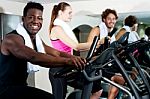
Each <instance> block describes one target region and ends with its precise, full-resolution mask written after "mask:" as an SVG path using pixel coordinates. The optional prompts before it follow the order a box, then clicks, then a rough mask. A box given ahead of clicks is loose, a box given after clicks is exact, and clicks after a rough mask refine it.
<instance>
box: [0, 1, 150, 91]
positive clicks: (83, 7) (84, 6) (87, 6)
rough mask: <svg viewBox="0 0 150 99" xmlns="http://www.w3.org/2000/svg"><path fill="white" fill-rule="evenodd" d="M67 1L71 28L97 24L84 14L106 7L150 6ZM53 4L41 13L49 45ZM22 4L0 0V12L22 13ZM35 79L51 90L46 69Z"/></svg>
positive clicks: (148, 3) (128, 9) (124, 9)
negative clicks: (70, 8) (72, 15)
mask: <svg viewBox="0 0 150 99" xmlns="http://www.w3.org/2000/svg"><path fill="white" fill-rule="evenodd" d="M61 1H62V0H61ZM69 3H70V4H71V6H72V8H73V11H74V15H75V16H74V19H73V20H72V22H71V26H72V28H74V27H75V26H78V25H80V24H81V23H86V24H89V25H91V26H95V25H97V24H98V21H99V19H94V18H91V17H87V16H85V14H101V13H102V11H103V10H105V9H106V8H113V9H115V10H116V11H117V12H118V13H124V12H141V11H149V7H150V1H149V0H87V1H81V2H79V1H77V2H69ZM55 4H56V3H55ZM53 5H54V4H44V15H43V18H44V23H43V27H42V29H41V31H40V35H41V38H42V39H43V40H44V42H45V43H46V44H48V45H50V42H49V38H48V36H49V32H48V28H49V23H50V16H51V15H50V13H51V10H52V7H53ZM24 6H25V4H24V3H17V2H11V1H5V0H0V12H3V13H9V14H10V13H11V14H15V15H22V10H23V8H24ZM79 17H80V18H79ZM93 20H94V21H93ZM35 79H36V87H40V88H42V89H44V90H47V91H49V92H51V88H50V87H49V86H50V85H49V80H48V69H43V68H42V69H41V72H38V73H36V78H35Z"/></svg>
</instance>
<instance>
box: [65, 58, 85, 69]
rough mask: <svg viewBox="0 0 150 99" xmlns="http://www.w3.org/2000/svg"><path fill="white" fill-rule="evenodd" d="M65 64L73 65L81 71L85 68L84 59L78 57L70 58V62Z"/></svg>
mask: <svg viewBox="0 0 150 99" xmlns="http://www.w3.org/2000/svg"><path fill="white" fill-rule="evenodd" d="M67 64H68V65H73V66H75V67H76V68H77V69H81V70H83V69H84V68H85V65H86V59H84V58H81V57H79V56H72V57H71V58H70V60H68V61H67Z"/></svg>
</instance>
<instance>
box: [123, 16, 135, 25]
mask: <svg viewBox="0 0 150 99" xmlns="http://www.w3.org/2000/svg"><path fill="white" fill-rule="evenodd" d="M137 23H138V20H137V18H136V17H135V16H133V15H129V16H128V17H126V18H125V21H124V24H125V25H127V26H129V27H132V26H133V25H134V24H137Z"/></svg>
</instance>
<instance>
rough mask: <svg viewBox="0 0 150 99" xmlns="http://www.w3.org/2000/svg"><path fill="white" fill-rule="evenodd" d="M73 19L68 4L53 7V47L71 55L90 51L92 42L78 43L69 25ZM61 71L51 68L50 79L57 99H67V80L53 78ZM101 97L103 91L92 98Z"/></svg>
mask: <svg viewBox="0 0 150 99" xmlns="http://www.w3.org/2000/svg"><path fill="white" fill-rule="evenodd" d="M71 19H72V8H71V6H70V5H69V4H68V3H66V2H61V3H59V4H58V5H55V6H54V7H53V10H52V15H51V23H50V29H49V31H50V40H51V44H52V46H53V47H54V48H55V49H57V50H59V51H63V52H66V53H69V54H73V49H74V50H76V51H86V50H89V49H90V46H91V44H92V42H86V43H79V42H78V40H77V38H76V37H75V35H74V33H73V31H72V30H71V28H70V26H69V25H68V24H67V22H70V21H71ZM60 69H62V68H51V69H50V72H49V78H50V81H51V84H52V91H53V94H54V96H55V99H65V97H66V93H67V84H66V79H65V78H54V77H53V73H55V72H56V71H58V70H60ZM97 95H98V96H97ZM100 95H101V91H99V92H97V93H96V95H95V94H93V95H92V96H91V98H92V99H98V98H99V97H100ZM96 97H97V98H96Z"/></svg>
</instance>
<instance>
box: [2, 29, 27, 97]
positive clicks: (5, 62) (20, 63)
mask: <svg viewBox="0 0 150 99" xmlns="http://www.w3.org/2000/svg"><path fill="white" fill-rule="evenodd" d="M12 33H16V34H17V32H16V31H13V32H12ZM18 35H19V34H18ZM27 76H28V73H27V61H25V60H22V59H19V58H17V57H15V56H13V55H11V54H10V55H3V54H2V53H1V52H0V94H1V93H2V92H3V91H4V90H5V89H7V87H9V86H17V85H19V86H20V85H27V82H26V80H27Z"/></svg>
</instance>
